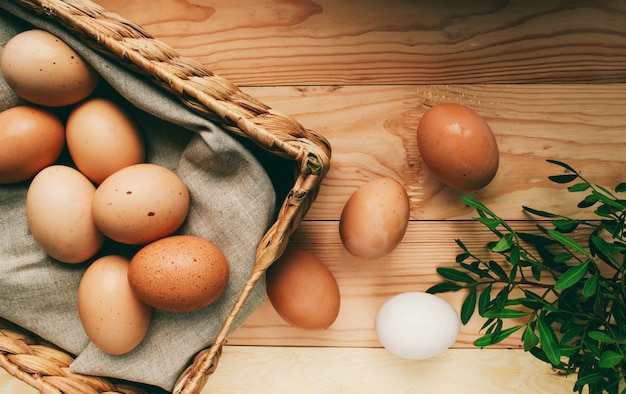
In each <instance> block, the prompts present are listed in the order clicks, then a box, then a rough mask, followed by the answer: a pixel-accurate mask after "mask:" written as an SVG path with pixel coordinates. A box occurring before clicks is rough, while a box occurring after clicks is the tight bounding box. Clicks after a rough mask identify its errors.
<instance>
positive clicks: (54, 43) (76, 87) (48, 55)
mask: <svg viewBox="0 0 626 394" xmlns="http://www.w3.org/2000/svg"><path fill="white" fill-rule="evenodd" d="M0 69H1V70H2V74H3V76H4V79H5V80H6V82H7V84H8V85H9V86H10V87H11V88H12V89H13V90H14V91H15V93H17V95H18V96H20V97H22V98H23V99H25V100H28V101H30V102H32V103H35V104H39V105H45V106H48V107H61V106H66V105H70V104H74V103H77V102H79V101H80V100H82V99H84V98H86V97H87V96H89V95H90V94H91V93H92V92H93V91H94V89H95V88H96V86H97V84H98V80H99V75H98V73H97V72H96V71H95V70H94V69H93V68H92V67H91V66H90V65H89V63H87V62H86V61H85V60H84V59H83V58H82V57H81V56H80V55H79V54H77V53H76V52H75V51H74V50H73V49H72V48H70V47H69V46H68V45H67V44H66V43H65V42H63V41H62V40H61V39H60V38H58V37H56V36H55V35H53V34H51V33H49V32H47V31H44V30H39V29H32V30H26V31H24V32H22V33H20V34H17V35H15V36H13V37H12V38H11V39H10V40H9V41H8V42H7V44H6V46H5V47H4V49H3V50H2V53H1V54H0Z"/></svg>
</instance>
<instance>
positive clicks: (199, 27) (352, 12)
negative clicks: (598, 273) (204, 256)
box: [0, 0, 626, 393]
mask: <svg viewBox="0 0 626 394" xmlns="http://www.w3.org/2000/svg"><path fill="white" fill-rule="evenodd" d="M97 3H100V4H101V5H103V6H105V7H106V8H107V9H109V10H110V11H113V12H116V13H118V14H120V15H122V16H124V17H125V18H128V19H130V20H132V21H134V22H136V23H138V24H140V25H142V26H143V27H144V28H146V30H148V31H149V32H150V33H151V34H153V35H154V36H156V37H157V38H159V39H161V40H162V41H164V42H165V43H167V44H169V45H171V46H172V47H174V48H176V49H177V50H178V51H179V52H180V53H181V54H183V55H185V56H188V57H190V58H193V59H195V60H197V61H199V62H201V63H203V64H204V65H206V66H207V68H209V69H210V70H212V71H214V72H215V73H217V74H219V75H221V76H224V77H226V78H228V79H230V80H231V81H233V82H234V83H236V84H237V85H239V86H240V87H241V88H242V89H243V90H244V91H246V92H248V93H250V94H252V95H253V96H255V97H257V98H259V99H260V100H261V101H263V102H265V103H266V104H268V105H270V106H272V107H273V108H276V109H279V110H280V111H282V112H286V113H289V114H291V115H294V116H295V117H296V118H297V119H298V120H299V121H300V122H301V123H302V124H303V125H305V126H306V127H307V128H310V129H313V130H316V131H318V132H319V133H321V134H323V135H324V136H325V137H327V138H328V140H329V141H330V143H331V144H332V147H333V156H332V162H331V163H332V164H331V165H332V166H331V170H330V171H329V173H328V175H327V177H326V178H325V180H324V182H323V185H322V189H321V191H320V194H319V197H318V200H317V201H316V202H315V204H314V205H313V207H312V208H311V210H310V212H309V213H308V214H307V216H306V218H305V221H304V223H302V225H301V226H300V228H299V229H298V230H297V232H296V234H295V235H294V238H293V241H292V242H293V244H294V245H297V246H300V247H302V248H305V249H307V250H309V251H310V252H313V253H314V254H316V255H317V256H318V257H319V258H320V259H321V260H323V261H324V262H325V263H326V264H327V266H328V267H329V268H330V269H331V271H332V272H333V273H334V275H335V276H336V278H337V281H338V283H339V286H340V291H341V296H342V299H341V302H342V304H341V311H340V314H339V317H338V319H337V321H336V322H335V324H334V325H332V326H331V327H330V328H329V329H328V330H323V331H308V330H302V329H297V328H293V327H290V326H288V325H287V324H285V323H284V322H283V321H282V320H281V319H280V317H278V315H277V314H276V313H275V312H274V311H273V309H272V307H271V305H270V304H269V302H266V303H265V304H264V305H263V306H262V307H261V308H260V309H259V310H257V311H256V312H255V313H254V314H253V315H252V316H251V317H250V319H249V320H248V321H247V322H246V323H245V324H244V326H242V327H241V328H240V329H239V330H238V331H237V332H235V333H234V334H233V335H232V336H231V337H230V338H229V340H228V345H227V346H226V347H225V349H224V354H223V356H222V358H221V361H220V364H219V367H218V369H217V371H216V372H215V373H214V375H213V376H211V378H210V379H209V381H208V383H207V385H206V387H205V390H204V392H206V393H244V392H250V393H293V392H298V393H309V392H310V393H322V392H324V393H326V392H328V393H339V392H340V393H379V392H385V393H412V392H420V393H460V392H462V393H503V392H506V393H539V392H541V393H547V392H549V393H568V392H571V388H572V386H573V382H574V380H575V378H574V377H573V376H570V377H563V376H559V375H557V374H556V373H555V372H554V371H552V370H551V369H550V367H549V366H548V365H546V364H543V363H541V362H539V361H537V360H536V359H534V357H532V356H531V355H530V354H528V353H525V352H524V351H523V350H521V349H519V347H520V339H519V336H513V337H511V338H509V339H508V340H507V341H506V342H505V343H503V344H502V346H501V347H500V348H498V349H484V350H479V349H476V348H473V347H472V345H471V344H472V342H473V340H474V339H475V338H477V336H479V335H480V334H479V332H478V331H479V328H480V325H481V324H482V321H480V320H479V319H473V320H472V321H471V322H470V323H469V324H468V325H467V326H464V327H463V328H462V332H461V334H460V336H459V338H458V341H457V342H456V343H455V344H454V346H453V347H452V348H451V349H449V350H448V351H446V352H444V353H442V354H441V355H439V356H436V357H434V358H431V359H428V360H422V361H411V360H404V359H400V358H398V357H396V356H393V355H392V354H390V353H389V352H387V351H386V350H385V349H383V348H381V345H380V344H379V342H378V341H377V339H376V336H375V332H374V329H373V322H374V316H375V314H376V312H377V310H378V308H379V307H380V306H381V305H382V303H383V302H384V301H386V300H387V299H388V298H390V297H391V296H393V295H395V294H398V293H401V292H406V291H424V290H425V289H427V288H428V287H429V286H430V285H432V284H434V283H435V282H436V281H438V277H437V274H436V272H435V269H436V267H441V266H453V265H454V264H455V262H454V257H455V255H456V254H457V253H458V249H457V247H456V245H455V243H454V239H455V238H461V239H463V240H465V241H466V243H467V244H468V245H470V246H475V247H480V246H482V245H484V243H485V242H486V241H487V240H488V239H490V238H489V237H488V233H487V232H485V230H483V229H482V228H481V227H480V226H479V225H477V224H475V223H474V222H473V221H472V220H471V218H472V217H473V214H474V212H473V211H472V210H471V209H469V208H468V207H466V206H464V205H463V204H462V203H461V202H460V200H459V196H460V195H461V193H460V192H458V191H455V190H453V189H451V188H449V187H446V186H444V185H443V184H441V183H440V182H439V181H437V180H436V179H435V178H434V177H433V176H432V175H431V174H430V173H429V172H428V170H427V169H426V168H424V166H423V165H422V162H421V159H420V155H419V152H418V150H417V142H416V137H415V130H416V128H417V124H418V122H419V120H420V116H421V115H422V113H423V112H424V111H425V110H426V109H427V108H428V107H429V106H431V105H433V104H436V103H439V102H456V103H461V104H465V105H467V106H469V107H471V108H473V109H474V110H476V111H477V112H478V113H479V114H481V115H482V116H483V117H484V118H485V119H486V120H487V122H488V123H489V124H490V126H491V128H492V130H493V132H494V134H495V136H496V139H497V142H498V145H499V149H500V168H499V171H498V174H497V176H496V178H495V179H494V180H493V182H492V183H491V184H489V185H488V186H487V187H485V188H484V189H482V190H480V191H477V192H475V193H472V195H473V196H475V197H478V198H479V199H481V200H482V201H483V202H484V203H486V204H487V205H489V206H490V208H492V210H494V211H496V212H498V213H499V214H500V215H501V216H502V217H504V218H505V219H508V220H519V221H520V223H519V226H529V227H530V226H531V225H532V224H531V223H529V222H527V220H528V217H526V216H524V214H523V212H522V210H521V206H522V205H530V206H532V207H535V208H538V209H544V210H551V211H557V212H560V213H562V214H566V215H573V216H577V217H581V216H583V215H584V213H583V212H581V211H579V210H577V209H576V207H575V205H576V202H577V201H578V200H577V198H578V196H569V195H568V193H567V192H566V191H564V188H563V187H559V186H557V185H555V184H553V183H551V182H549V181H548V180H547V176H548V175H553V174H555V172H558V168H557V167H555V166H553V165H550V164H548V163H546V162H545V160H546V159H557V160H561V161H565V162H567V163H569V164H570V165H572V166H573V167H575V168H577V169H579V170H582V172H583V173H584V174H585V175H586V176H587V178H589V179H591V180H593V181H595V182H596V183H600V184H603V185H607V186H614V185H615V184H617V183H618V182H621V181H626V177H624V176H623V173H624V168H626V167H625V161H626V85H625V84H624V83H625V82H626V3H625V2H622V1H601V2H600V1H598V2H580V1H567V0H564V1H558V2H557V1H546V2H540V1H526V0H519V1H498V0H492V1H483V2H467V1H464V0H445V1H436V2H435V1H427V0H413V1H406V0H405V1H401V0H389V1H384V2H382V1H374V0H363V1H353V0H339V1H331V0H322V1H310V0H243V1H230V0H194V1H180V0H153V1H151V2H150V3H149V5H148V2H146V1H144V0H129V1H124V2H121V1H116V0H97ZM381 176H390V177H393V178H396V179H398V180H400V181H401V182H402V183H403V184H404V185H405V186H406V188H407V191H408V192H409V196H410V201H411V221H410V224H409V227H408V230H407V233H406V235H405V237H404V239H403V241H402V243H401V244H400V245H399V246H398V248H397V249H396V250H395V251H394V252H392V253H391V254H390V255H388V256H386V257H384V258H382V259H379V260H375V261H361V260H358V259H356V258H354V257H352V256H351V255H350V254H349V253H347V252H346V251H345V249H344V248H343V246H342V244H341V241H340V239H339V234H338V219H339V215H340V213H341V210H342V208H343V205H344V204H345V202H346V200H347V199H348V197H349V196H350V194H351V193H352V192H354V191H355V190H356V189H357V188H358V187H359V186H361V185H362V184H364V183H365V182H367V181H369V180H372V179H375V178H377V177H381ZM462 295H463V294H460V293H459V294H446V295H443V296H442V297H444V298H446V299H447V300H448V301H450V302H451V303H452V305H454V306H455V307H456V308H459V307H460V302H461V297H462ZM25 387H26V386H25V385H24V384H23V383H22V382H20V381H17V380H16V379H14V378H12V377H10V376H9V375H8V374H6V372H4V371H1V372H0V388H1V389H2V390H3V391H2V392H10V393H22V392H27V391H24V390H26V388H25Z"/></svg>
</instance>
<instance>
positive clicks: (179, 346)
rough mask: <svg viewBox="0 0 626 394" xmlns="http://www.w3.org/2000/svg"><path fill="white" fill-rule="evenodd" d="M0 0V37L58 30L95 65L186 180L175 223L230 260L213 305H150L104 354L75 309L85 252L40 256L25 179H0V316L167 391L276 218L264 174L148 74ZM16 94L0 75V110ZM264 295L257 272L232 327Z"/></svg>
mask: <svg viewBox="0 0 626 394" xmlns="http://www.w3.org/2000/svg"><path fill="white" fill-rule="evenodd" d="M0 7H1V8H0V45H1V46H2V47H4V45H5V44H6V42H7V41H8V40H9V39H10V38H11V37H12V36H14V35H15V34H17V33H18V32H19V31H23V30H25V29H31V28H41V29H44V30H47V31H49V32H51V33H53V34H55V35H57V36H58V37H60V38H61V39H62V40H64V41H65V42H66V43H67V44H68V45H70V46H71V47H73V48H74V49H75V50H76V51H77V52H78V53H79V54H80V55H81V56H83V58H84V59H85V60H87V61H88V62H89V63H90V64H91V65H92V66H93V67H94V68H95V69H96V70H97V71H98V72H99V74H100V75H101V77H102V81H101V83H100V86H99V87H98V89H97V91H96V93H94V95H103V96H106V97H110V98H113V99H116V100H117V102H118V103H121V104H122V105H123V106H124V108H125V109H126V110H127V111H129V112H130V113H131V115H132V116H133V118H134V119H135V121H136V122H137V123H138V125H139V127H140V129H141V130H142V132H143V135H144V137H145V140H146V144H147V161H149V162H152V163H156V164H160V165H163V166H165V167H167V168H169V169H171V170H173V171H175V172H176V173H177V174H178V175H179V176H180V177H181V178H182V179H183V181H184V182H185V184H186V185H187V187H188V188H189V191H190V196H191V206H190V211H189V215H188V218H187V220H186V221H185V223H184V224H183V225H182V227H181V228H180V229H179V231H177V233H180V234H193V235H197V236H201V237H203V238H206V239H209V240H211V241H212V242H214V243H215V244H217V245H218V246H219V247H220V248H221V249H222V251H223V252H224V254H225V256H226V258H227V260H228V263H229V266H230V279H229V283H228V287H227V289H226V291H225V293H224V294H223V295H222V296H221V297H220V298H219V299H218V300H217V301H216V302H214V303H213V304H212V305H210V306H208V307H206V308H204V309H201V310H199V311H196V312H191V313H171V312H165V311H160V310H156V309H155V310H154V312H153V316H152V321H151V325H150V328H149V331H148V334H147V336H146V338H145V339H144V340H143V342H142V343H141V344H140V345H139V346H138V347H137V348H136V349H135V350H133V351H131V352H130V353H127V354H125V355H122V356H112V355H108V354H106V353H104V352H102V351H100V350H99V349H98V348H97V347H96V346H95V345H94V344H93V343H91V342H90V341H89V338H88V337H87V336H86V334H85V332H84V330H83V328H82V325H81V323H80V319H79V316H78V311H77V297H76V294H77V288H78V283H79V281H80V278H81V275H82V273H83V272H84V270H85V269H86V267H87V266H88V264H89V262H87V263H83V264H79V265H68V264H63V263H60V262H57V261H55V260H53V259H51V258H50V257H48V256H47V255H46V254H45V253H44V252H43V251H42V249H41V248H40V247H39V246H38V245H37V243H36V242H35V241H34V239H33V238H32V236H31V234H30V232H29V229H28V225H27V221H26V215H25V197H26V191H27V187H28V182H23V183H20V184H14V185H0V215H1V216H0V316H2V317H3V318H5V319H7V320H9V321H12V322H14V323H16V324H18V325H19V326H21V327H23V328H26V329H28V330H30V331H32V332H34V333H35V334H37V335H39V336H41V337H43V338H44V339H46V340H48V341H50V342H52V343H54V344H56V345H58V346H60V347H61V348H63V349H65V350H66V351H68V352H70V353H72V354H74V355H76V359H75V361H74V363H73V364H72V365H71V369H72V370H73V371H74V372H78V373H81V374H88V375H96V376H108V377H114V378H121V379H126V380H130V381H134V382H141V383H147V384H150V385H155V386H158V387H161V388H163V389H165V390H168V391H170V390H171V389H172V388H173V385H174V384H175V382H176V379H177V378H178V376H179V375H180V373H181V372H182V370H183V369H184V368H185V367H186V366H187V365H188V364H189V363H190V361H191V359H192V358H193V356H194V355H195V354H196V353H197V352H198V351H199V350H201V349H203V348H206V347H208V346H209V345H210V343H211V342H212V340H213V338H214V336H215V334H216V333H217V331H218V329H219V328H220V327H221V325H222V322H223V321H224V319H225V317H226V316H227V315H228V313H229V312H230V310H231V307H232V305H233V303H234V301H235V299H236V298H237V296H238V295H239V293H240V291H241V289H242V287H243V284H244V282H245V281H246V279H247V278H248V276H249V274H250V272H251V269H252V267H253V265H254V261H255V252H256V248H257V245H258V243H259V242H260V239H261V238H262V236H263V234H264V233H265V231H266V230H267V229H268V228H269V226H270V225H271V223H272V222H273V221H274V219H275V211H276V201H277V197H276V193H275V190H274V188H273V185H272V180H271V179H270V177H269V176H268V174H267V172H266V170H265V169H264V166H263V164H262V163H261V162H260V161H259V159H258V158H257V156H255V154H253V152H252V151H251V150H250V149H247V148H246V146H245V145H244V144H245V143H243V142H242V141H240V140H239V139H238V138H236V137H234V136H233V135H231V134H229V133H228V132H226V131H224V130H223V129H221V128H220V127H219V126H217V125H216V124H213V123H212V122H210V121H208V120H206V119H204V118H203V117H202V116H199V115H197V114H195V113H194V112H192V111H191V110H189V109H188V108H187V107H186V106H184V105H183V104H182V103H181V102H180V101H179V99H178V98H176V97H173V96H171V95H168V94H166V93H164V90H162V89H161V88H159V87H157V86H156V85H155V84H153V83H152V82H151V81H149V80H148V79H147V78H145V77H141V76H139V75H137V74H135V73H131V72H129V71H128V70H126V69H125V68H123V67H121V66H120V65H118V64H116V63H115V62H113V61H111V60H109V59H108V58H105V57H104V56H102V55H100V54H98V53H96V52H95V51H93V50H91V49H89V48H87V47H86V46H85V45H83V44H82V43H81V42H80V41H79V40H78V39H77V38H76V37H74V36H73V35H72V34H71V33H69V32H67V31H66V30H64V29H63V28H61V27H60V26H57V25H56V23H55V22H50V21H48V20H47V19H43V18H42V17H39V16H37V15H34V14H33V15H31V14H29V13H25V12H24V11H23V10H22V9H21V8H19V7H18V6H16V5H14V4H12V3H11V2H2V4H0ZM2 8H4V10H3V9H2ZM22 103H24V101H23V100H21V99H20V98H18V97H17V96H15V94H14V93H13V92H12V91H11V89H10V88H9V87H8V86H7V85H6V83H5V82H4V80H3V79H2V78H0V110H4V109H7V108H10V107H13V106H15V105H18V104H22ZM0 149H2V148H1V147H0ZM134 251H135V249H133V248H132V247H125V246H123V245H119V244H115V243H114V242H108V243H107V244H105V246H104V247H103V250H102V251H101V254H105V253H115V254H124V255H127V256H132V253H134ZM264 298H265V284H264V283H263V282H261V283H260V284H259V285H258V286H256V288H255V290H254V293H253V294H252V296H251V297H250V299H249V300H248V302H247V303H246V305H245V306H244V308H243V310H242V311H241V312H240V314H239V315H238V317H237V319H236V322H235V325H234V328H233V330H234V329H236V328H237V327H238V326H239V325H240V324H241V323H242V322H243V321H244V320H245V319H246V317H247V316H249V314H250V313H251V312H252V311H254V310H255V309H256V308H257V307H258V306H259V305H260V304H261V303H262V302H263V300H264Z"/></svg>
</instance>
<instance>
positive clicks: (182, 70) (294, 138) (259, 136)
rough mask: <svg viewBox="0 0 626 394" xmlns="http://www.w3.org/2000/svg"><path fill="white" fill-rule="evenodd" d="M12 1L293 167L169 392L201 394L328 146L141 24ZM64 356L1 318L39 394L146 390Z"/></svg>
mask: <svg viewBox="0 0 626 394" xmlns="http://www.w3.org/2000/svg"><path fill="white" fill-rule="evenodd" d="M12 1H13V2H15V3H16V4H18V5H20V6H21V7H23V8H25V9H26V10H28V12H34V13H37V14H40V15H43V16H45V17H46V18H48V19H51V20H54V21H56V22H58V23H59V24H60V25H62V26H63V27H64V28H66V29H68V30H69V31H71V32H72V33H74V34H76V35H77V37H79V38H80V39H81V40H82V41H83V42H85V43H86V44H88V45H89V46H91V47H92V48H94V49H96V50H97V51H99V52H101V53H103V54H105V55H107V56H109V57H112V58H115V59H117V61H119V62H120V63H121V64H123V65H125V66H127V67H128V68H129V69H130V70H132V71H134V72H137V73H141V74H144V75H148V76H150V77H151V79H152V80H153V81H154V83H155V84H157V85H159V86H161V87H162V88H163V89H164V94H173V95H175V96H177V97H178V98H180V100H181V101H182V102H183V103H184V104H185V105H187V106H188V107H189V108H191V109H192V110H193V111H195V112H196V113H198V114H200V115H202V116H204V117H206V118H207V119H209V120H212V121H214V122H217V123H219V124H221V125H222V126H223V127H224V128H225V129H226V130H227V131H229V132H231V133H233V134H235V135H238V136H241V137H244V138H247V139H249V140H251V141H253V142H254V143H255V144H257V145H258V146H260V147H261V148H263V149H265V150H267V151H268V152H270V153H271V154H273V155H276V156H280V157H283V158H286V159H289V160H292V161H294V162H295V163H296V164H297V176H296V179H295V182H294V183H293V186H292V187H291V190H290V191H289V193H288V194H287V196H286V198H285V200H284V201H283V202H282V205H281V207H280V211H279V213H278V215H277V218H276V221H275V222H274V224H273V225H272V226H271V227H270V228H269V230H268V231H267V232H266V234H265V236H264V237H263V239H262V240H261V242H260V243H259V245H258V248H257V252H256V261H255V265H254V268H253V270H252V272H251V274H250V277H249V279H248V280H247V282H246V283H245V285H244V287H243V290H242V291H241V294H240V295H239V298H238V299H237V300H236V301H235V304H234V305H233V307H232V310H231V313H230V314H229V315H228V316H227V317H226V319H225V321H224V322H223V325H222V327H221V329H220V331H219V332H218V334H217V335H216V336H215V339H214V340H213V343H212V344H211V346H209V347H208V348H206V349H202V350H201V351H199V352H198V353H197V354H196V355H195V357H194V360H193V362H192V363H191V364H190V365H189V366H188V367H187V368H186V370H185V371H183V372H182V374H181V375H180V377H179V379H178V381H177V382H176V384H175V386H174V390H173V392H174V393H199V392H200V391H201V390H202V389H203V388H204V386H205V384H206V382H207V380H208V378H209V376H210V375H211V374H212V373H213V372H214V371H215V370H216V368H217V365H218V362H219V358H220V355H221V352H222V348H223V344H224V341H225V339H226V337H227V335H228V333H229V331H230V328H231V327H232V325H233V323H234V320H235V317H236V316H237V314H238V312H239V310H240V309H241V307H242V306H243V305H244V303H245V302H246V300H247V299H248V296H249V295H250V293H251V292H252V289H253V288H254V286H255V285H256V284H257V283H258V282H259V281H260V280H261V279H262V278H263V276H264V274H265V271H266V270H267V268H269V267H270V266H271V264H272V263H273V262H274V261H276V259H277V258H278V257H279V256H280V255H281V254H282V253H283V251H284V250H285V248H286V246H287V243H288V242H289V239H290V237H291V235H292V234H293V232H294V231H295V230H296V228H297V227H298V225H299V224H300V222H301V221H302V219H303V217H304V215H305V214H306V213H307V211H308V210H309V208H310V206H311V205H312V203H313V202H314V201H315V199H316V198H317V194H318V192H319V188H320V186H321V182H322V180H323V178H324V177H325V175H326V173H327V172H328V170H329V167H330V156H331V147H330V144H329V142H328V140H326V138H324V137H323V136H321V135H319V134H317V133H316V132H314V131H312V130H309V129H306V128H304V127H303V126H302V125H301V124H300V123H299V122H298V121H297V120H296V119H294V118H293V117H292V116H289V115H286V114H282V113H280V112H279V111H276V110H274V109H272V108H270V107H269V106H267V105H265V104H263V103H262V102H260V101H259V100H257V99H255V98H254V97H252V96H250V95H248V94H246V93H244V92H243V91H242V90H240V89H239V88H238V87H237V86H236V85H235V84H233V83H232V82H230V81H228V80H226V79H225V78H223V77H220V76H218V75H216V74H214V73H212V72H211V71H209V70H207V69H206V68H205V67H204V66H203V65H201V64H199V63H197V62H195V61H193V60H190V59H188V58H185V57H182V56H180V55H179V54H178V53H177V52H176V51H175V50H174V49H173V48H171V47H170V46H168V45H166V44H164V43H163V42H161V41H159V40H157V39H155V38H154V37H152V36H151V35H150V34H149V33H148V32H147V31H146V30H144V29H143V28H142V27H141V26H139V25H137V24H135V23H133V22H131V21H129V20H127V19H125V18H123V17H121V16H120V15H117V14H114V13H111V12H108V11H107V10H105V9H104V8H103V7H101V6H99V5H97V4H94V3H93V2H91V1H90V0H12ZM41 349H45V350H41ZM62 353H63V352H62V351H61V350H60V349H58V348H56V347H55V346H54V345H51V344H49V343H47V342H45V341H42V340H41V339H40V338H37V337H36V336H34V335H33V334H30V333H28V332H25V330H23V329H20V328H19V327H17V326H15V325H12V324H10V323H7V322H6V321H4V320H3V319H1V318H0V366H1V367H3V368H4V369H5V370H7V372H9V373H10V374H12V375H13V376H15V377H17V378H18V379H20V380H22V381H24V382H26V383H28V384H30V385H31V386H33V387H35V388H37V389H38V390H40V391H41V392H44V393H48V392H49V393H60V392H64V393H77V394H78V393H84V392H87V390H90V391H91V392H105V391H108V392H125V393H143V392H145V391H144V390H143V388H142V386H144V385H142V384H137V385H133V383H132V382H128V383H119V382H116V381H114V380H111V379H108V378H100V377H90V376H82V375H78V374H74V373H71V372H70V371H69V364H68V361H67V357H68V356H67V355H66V356H61V355H60V354H62ZM66 364H67V365H66Z"/></svg>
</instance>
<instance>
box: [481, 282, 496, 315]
mask: <svg viewBox="0 0 626 394" xmlns="http://www.w3.org/2000/svg"><path fill="white" fill-rule="evenodd" d="M492 287H493V285H492V284H489V285H488V286H487V287H485V288H484V289H483V291H482V293H480V297H478V314H479V315H481V316H482V315H483V313H485V311H486V310H487V308H489V305H490V304H491V289H492Z"/></svg>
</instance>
